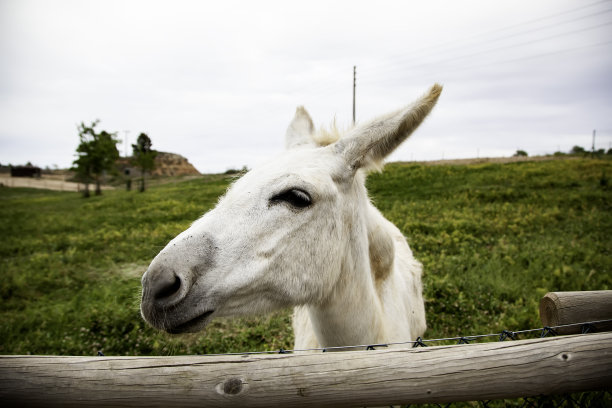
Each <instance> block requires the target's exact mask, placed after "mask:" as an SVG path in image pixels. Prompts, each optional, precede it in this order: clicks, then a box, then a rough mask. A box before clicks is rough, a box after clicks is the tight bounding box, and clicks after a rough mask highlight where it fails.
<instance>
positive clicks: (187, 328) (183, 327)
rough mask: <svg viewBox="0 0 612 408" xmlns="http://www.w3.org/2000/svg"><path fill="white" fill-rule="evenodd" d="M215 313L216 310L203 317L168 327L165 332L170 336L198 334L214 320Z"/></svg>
mask: <svg viewBox="0 0 612 408" xmlns="http://www.w3.org/2000/svg"><path fill="white" fill-rule="evenodd" d="M213 313H215V311H214V310H210V311H208V312H204V313H202V314H201V315H198V316H196V317H194V318H193V319H190V320H188V321H186V322H184V323H180V324H179V325H177V326H174V327H166V328H165V329H164V330H165V331H166V332H168V333H170V334H180V333H196V332H199V331H200V330H202V329H204V328H205V327H206V326H207V325H208V323H210V321H211V320H212V318H211V316H212V314H213Z"/></svg>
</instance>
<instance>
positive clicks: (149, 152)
mask: <svg viewBox="0 0 612 408" xmlns="http://www.w3.org/2000/svg"><path fill="white" fill-rule="evenodd" d="M152 145H153V143H151V138H149V136H147V134H146V133H141V134H140V135H138V139H137V140H136V144H133V145H132V150H133V156H134V164H135V165H136V166H138V168H140V177H141V179H140V192H143V191H145V174H146V172H147V171H151V170H153V169H155V157H157V152H156V151H155V150H153V149H152V148H151V146H152Z"/></svg>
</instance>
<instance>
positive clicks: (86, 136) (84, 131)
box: [73, 120, 119, 197]
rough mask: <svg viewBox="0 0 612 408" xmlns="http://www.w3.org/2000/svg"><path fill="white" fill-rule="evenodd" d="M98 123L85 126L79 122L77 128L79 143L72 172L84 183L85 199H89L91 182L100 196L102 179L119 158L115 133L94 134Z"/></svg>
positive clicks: (103, 131)
mask: <svg viewBox="0 0 612 408" xmlns="http://www.w3.org/2000/svg"><path fill="white" fill-rule="evenodd" d="M98 123H100V121H99V120H95V121H94V122H92V123H91V125H90V126H87V125H85V123H83V122H81V124H80V125H79V126H78V127H77V129H78V131H79V140H80V143H79V146H78V147H77V149H76V152H77V159H76V160H75V161H74V162H73V165H74V167H73V170H74V171H76V173H77V179H78V180H79V181H81V182H83V183H85V191H84V192H83V195H84V196H85V197H89V184H90V183H92V182H95V184H96V195H100V194H102V189H101V188H100V183H101V180H102V177H103V175H104V173H105V172H106V171H111V170H113V169H114V167H115V163H116V161H117V159H118V158H119V150H117V143H119V140H118V139H117V138H116V133H108V132H107V131H105V130H102V131H101V132H100V133H98V132H96V129H95V127H96V126H97V125H98Z"/></svg>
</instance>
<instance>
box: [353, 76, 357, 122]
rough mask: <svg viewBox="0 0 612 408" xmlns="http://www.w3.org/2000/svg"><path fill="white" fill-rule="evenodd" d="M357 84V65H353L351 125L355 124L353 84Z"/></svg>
mask: <svg viewBox="0 0 612 408" xmlns="http://www.w3.org/2000/svg"><path fill="white" fill-rule="evenodd" d="M356 85H357V66H356V65H353V126H354V125H355V86H356Z"/></svg>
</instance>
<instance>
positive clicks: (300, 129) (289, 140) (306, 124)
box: [285, 106, 314, 149]
mask: <svg viewBox="0 0 612 408" xmlns="http://www.w3.org/2000/svg"><path fill="white" fill-rule="evenodd" d="M313 133H314V125H313V124H312V119H311V118H310V115H309V114H308V112H306V109H304V107H303V106H298V107H297V109H296V110H295V116H294V117H293V120H292V121H291V123H290V124H289V127H288V128H287V133H286V134H285V147H286V148H287V149H293V148H295V147H298V146H302V145H308V144H312V143H313V142H312V134H313Z"/></svg>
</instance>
